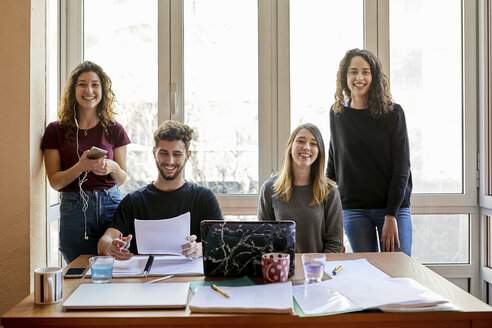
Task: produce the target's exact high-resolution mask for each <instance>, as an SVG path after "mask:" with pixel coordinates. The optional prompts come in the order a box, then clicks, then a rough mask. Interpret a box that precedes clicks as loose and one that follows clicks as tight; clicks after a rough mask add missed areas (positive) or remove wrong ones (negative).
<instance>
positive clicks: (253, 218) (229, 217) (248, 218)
mask: <svg viewBox="0 0 492 328" xmlns="http://www.w3.org/2000/svg"><path fill="white" fill-rule="evenodd" d="M224 220H226V221H257V220H258V217H257V216H256V215H224Z"/></svg>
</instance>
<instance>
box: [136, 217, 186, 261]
mask: <svg viewBox="0 0 492 328" xmlns="http://www.w3.org/2000/svg"><path fill="white" fill-rule="evenodd" d="M190 222H191V219H190V212H187V213H185V214H182V215H180V216H177V217H174V218H169V219H162V220H138V219H135V238H136V240H137V249H138V252H139V253H140V254H176V255H181V252H182V249H181V246H182V245H184V244H186V243H187V242H188V241H187V240H186V237H188V236H189V235H190Z"/></svg>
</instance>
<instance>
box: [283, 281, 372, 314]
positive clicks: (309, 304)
mask: <svg viewBox="0 0 492 328" xmlns="http://www.w3.org/2000/svg"><path fill="white" fill-rule="evenodd" d="M292 289H293V291H292V293H293V295H294V298H295V299H296V302H297V304H298V305H299V306H300V307H301V309H302V311H303V312H304V314H308V315H314V314H328V313H329V314H337V313H344V312H351V311H361V310H363V308H361V307H359V306H358V305H357V304H356V303H354V302H352V301H351V300H349V299H348V298H347V297H346V296H344V295H342V294H340V292H338V291H336V290H335V289H332V288H330V287H328V286H327V285H326V284H323V283H317V284H305V285H297V286H294V287H292Z"/></svg>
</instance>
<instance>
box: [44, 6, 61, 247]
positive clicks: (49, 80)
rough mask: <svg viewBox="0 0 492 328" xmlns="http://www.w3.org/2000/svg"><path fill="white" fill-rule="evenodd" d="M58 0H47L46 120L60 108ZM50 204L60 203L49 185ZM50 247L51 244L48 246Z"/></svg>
mask: <svg viewBox="0 0 492 328" xmlns="http://www.w3.org/2000/svg"><path fill="white" fill-rule="evenodd" d="M58 73H59V70H58V1H56V0H48V1H47V2H46V121H47V122H53V121H56V120H57V110H58ZM47 203H48V206H50V205H55V204H58V203H59V199H58V191H56V190H54V189H53V188H51V187H50V186H49V185H48V202H47ZM48 247H49V246H48Z"/></svg>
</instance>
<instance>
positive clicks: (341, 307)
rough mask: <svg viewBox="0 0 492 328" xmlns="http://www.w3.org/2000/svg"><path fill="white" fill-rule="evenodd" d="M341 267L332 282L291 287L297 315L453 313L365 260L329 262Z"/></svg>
mask: <svg viewBox="0 0 492 328" xmlns="http://www.w3.org/2000/svg"><path fill="white" fill-rule="evenodd" d="M338 265H342V267H343V269H342V270H341V271H339V273H337V274H336V275H332V278H333V279H330V280H325V281H323V282H320V283H317V284H306V285H299V286H294V287H293V294H294V298H295V300H296V302H297V304H298V305H299V307H300V308H301V310H302V313H301V315H321V314H335V313H344V312H353V311H360V310H364V309H371V308H378V309H381V310H383V311H387V312H418V311H456V310H458V308H457V307H455V306H454V305H453V304H451V303H450V302H448V301H447V300H446V299H444V298H442V297H441V296H439V295H437V294H435V293H434V292H432V291H430V290H428V289H427V288H425V287H424V286H422V285H421V284H419V283H418V282H416V281H415V280H413V279H411V278H389V276H388V275H386V274H385V273H384V272H382V271H380V270H379V269H377V268H376V267H374V266H372V265H371V264H370V263H369V262H367V261H366V260H354V261H333V262H327V265H325V268H326V272H327V273H329V274H332V273H331V271H332V270H331V269H332V268H335V267H337V266H338Z"/></svg>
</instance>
